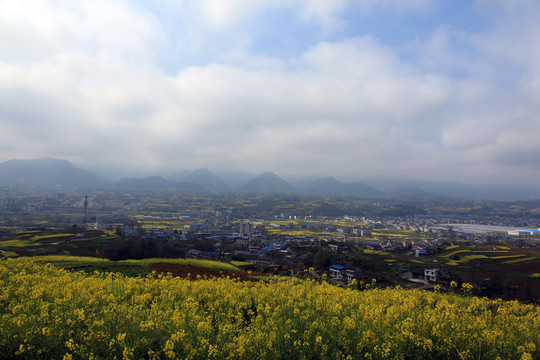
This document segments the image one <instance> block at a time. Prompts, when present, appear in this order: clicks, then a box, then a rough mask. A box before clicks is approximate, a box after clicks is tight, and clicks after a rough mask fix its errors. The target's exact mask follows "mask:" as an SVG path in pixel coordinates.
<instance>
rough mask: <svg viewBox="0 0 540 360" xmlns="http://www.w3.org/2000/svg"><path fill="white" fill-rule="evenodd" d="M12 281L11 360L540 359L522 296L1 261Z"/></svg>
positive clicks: (537, 314)
mask: <svg viewBox="0 0 540 360" xmlns="http://www.w3.org/2000/svg"><path fill="white" fill-rule="evenodd" d="M0 274H2V276H1V277H0V289H1V290H0V291H1V299H2V306H1V307H0V313H1V314H0V316H2V326H1V327H0V345H1V346H0V357H1V358H3V359H10V358H19V359H20V358H23V359H25V358H28V359H30V358H62V357H64V358H82V359H86V358H96V359H105V358H122V357H123V358H130V359H131V358H135V359H138V358H147V357H150V358H185V359H202V358H205V359H206V358H214V359H284V358H288V359H345V358H347V359H366V358H369V359H387V358H400V359H419V358H423V359H456V358H463V359H495V358H503V359H533V358H539V356H540V311H539V308H538V307H537V306H534V305H524V304H520V303H518V302H515V301H513V302H504V301H500V300H498V301H490V300H487V299H480V298H474V297H464V296H462V295H454V294H440V293H437V292H427V291H407V290H402V289H386V290H379V289H373V290H365V291H357V290H351V289H342V288H338V287H335V286H331V285H328V284H326V283H324V282H323V283H322V284H319V283H316V282H314V281H283V280H279V279H277V278H275V279H276V280H275V281H273V282H258V283H252V282H250V283H248V282H242V281H236V280H233V279H227V278H225V279H219V280H216V279H210V280H202V279H201V280H198V281H193V280H186V279H180V278H173V277H171V276H168V277H162V276H160V277H153V276H151V277H146V278H128V277H125V276H122V275H119V274H113V273H110V274H107V273H103V274H100V273H92V274H90V275H87V274H85V273H82V272H67V271H65V270H60V269H57V268H56V267H54V266H51V265H46V264H38V263H35V262H32V261H31V260H28V259H17V260H7V261H0ZM370 285H371V284H370ZM472 329H473V330H474V331H472Z"/></svg>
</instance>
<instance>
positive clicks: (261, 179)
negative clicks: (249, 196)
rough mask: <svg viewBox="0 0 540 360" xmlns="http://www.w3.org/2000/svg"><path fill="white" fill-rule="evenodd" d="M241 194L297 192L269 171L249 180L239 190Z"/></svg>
mask: <svg viewBox="0 0 540 360" xmlns="http://www.w3.org/2000/svg"><path fill="white" fill-rule="evenodd" d="M240 191H243V192H253V193H282V194H287V193H295V192H298V190H297V189H296V188H295V187H294V186H292V185H291V184H289V183H288V182H287V181H285V180H283V179H282V178H280V177H279V176H277V175H276V174H274V173H273V172H271V171H266V172H263V173H262V174H260V175H259V176H257V177H255V178H253V179H251V180H249V181H248V182H247V183H246V184H244V186H242V187H241V188H240Z"/></svg>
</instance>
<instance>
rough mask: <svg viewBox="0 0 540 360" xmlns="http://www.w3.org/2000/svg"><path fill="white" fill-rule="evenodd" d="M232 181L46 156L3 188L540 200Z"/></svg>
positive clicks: (270, 177)
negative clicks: (115, 172)
mask: <svg viewBox="0 0 540 360" xmlns="http://www.w3.org/2000/svg"><path fill="white" fill-rule="evenodd" d="M224 178H226V179H227V180H228V181H225V180H224V179H222V178H221V177H220V176H218V175H216V174H214V173H213V172H211V171H210V170H208V169H207V168H201V169H198V170H195V171H192V172H189V171H185V172H180V173H176V174H172V175H170V176H168V177H161V176H148V177H144V178H126V179H121V180H119V181H116V182H114V181H112V180H110V179H108V178H106V177H103V176H99V175H95V174H93V173H91V172H89V171H86V170H83V169H79V168H77V167H75V166H73V165H72V164H71V163H70V162H69V161H67V160H59V159H54V158H42V159H32V160H9V161H5V162H2V163H0V188H10V189H17V190H19V191H23V192H47V191H83V190H84V191H86V190H92V189H103V190H112V191H128V192H167V191H174V192H179V193H222V192H230V191H235V192H243V193H258V194H311V195H318V196H337V197H355V198H364V199H383V198H401V199H413V198H419V197H423V198H425V197H452V198H464V199H492V200H524V199H534V198H540V189H526V188H519V187H513V186H494V185H491V186H490V185H481V186H480V185H466V184H462V183H459V182H441V181H439V182H437V181H431V182H430V181H418V180H407V181H405V180H387V179H386V180H377V181H375V180H372V181H371V182H367V184H366V183H364V182H352V183H342V182H340V181H338V180H337V179H335V178H333V177H312V178H308V179H304V180H298V181H295V182H293V183H289V182H287V181H286V180H284V179H282V178H280V177H279V176H277V175H276V174H274V173H273V172H271V171H266V172H263V173H262V174H260V175H257V176H255V175H254V174H251V173H245V172H243V173H242V172H239V173H233V172H229V173H226V174H225V175H224Z"/></svg>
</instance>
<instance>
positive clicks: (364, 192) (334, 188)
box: [295, 177, 383, 198]
mask: <svg viewBox="0 0 540 360" xmlns="http://www.w3.org/2000/svg"><path fill="white" fill-rule="evenodd" d="M295 185H297V187H298V188H299V189H300V190H301V191H302V192H305V193H307V194H312V195H319V196H352V197H361V198H373V197H381V196H383V194H382V193H381V192H380V191H378V190H377V189H375V188H373V187H371V186H369V185H366V184H363V183H360V182H355V183H349V184H343V183H341V182H339V181H338V180H336V179H335V178H333V177H325V178H315V179H309V180H304V181H298V182H296V183H295Z"/></svg>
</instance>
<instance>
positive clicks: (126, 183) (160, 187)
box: [113, 176, 205, 193]
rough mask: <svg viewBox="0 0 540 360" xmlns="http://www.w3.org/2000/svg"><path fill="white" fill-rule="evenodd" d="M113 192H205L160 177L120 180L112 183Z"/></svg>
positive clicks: (197, 187)
mask: <svg viewBox="0 0 540 360" xmlns="http://www.w3.org/2000/svg"><path fill="white" fill-rule="evenodd" d="M113 188H114V189H115V190H122V191H133V192H159V191H176V192H193V193H203V192H205V190H204V189H203V188H202V187H200V186H199V185H197V184H195V183H188V182H178V181H173V180H166V179H164V178H162V177H161V176H147V177H145V178H142V179H138V178H129V179H122V180H119V181H117V182H116V183H114V185H113Z"/></svg>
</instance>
